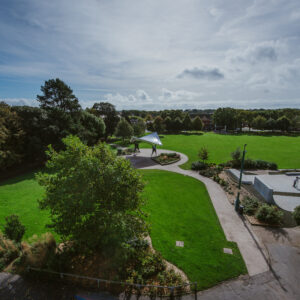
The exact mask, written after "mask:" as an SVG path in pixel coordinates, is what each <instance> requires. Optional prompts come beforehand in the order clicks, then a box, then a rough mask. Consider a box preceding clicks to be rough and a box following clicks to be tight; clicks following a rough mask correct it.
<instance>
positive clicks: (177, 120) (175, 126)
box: [172, 117, 182, 132]
mask: <svg viewBox="0 0 300 300" xmlns="http://www.w3.org/2000/svg"><path fill="white" fill-rule="evenodd" d="M172 128H173V130H174V131H175V132H179V131H180V130H181V129H182V121H181V119H180V118H179V117H177V118H175V120H174V121H173V122H172Z"/></svg>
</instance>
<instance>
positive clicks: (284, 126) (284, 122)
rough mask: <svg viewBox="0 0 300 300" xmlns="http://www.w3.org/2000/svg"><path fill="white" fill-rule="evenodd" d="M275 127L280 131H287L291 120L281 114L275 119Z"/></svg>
mask: <svg viewBox="0 0 300 300" xmlns="http://www.w3.org/2000/svg"><path fill="white" fill-rule="evenodd" d="M276 123H277V128H278V129H280V130H282V131H288V130H289V127H290V125H291V120H290V119H289V118H287V117H286V116H282V117H280V118H278V119H277V122H276Z"/></svg>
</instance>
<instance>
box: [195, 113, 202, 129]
mask: <svg viewBox="0 0 300 300" xmlns="http://www.w3.org/2000/svg"><path fill="white" fill-rule="evenodd" d="M202 128H203V122H202V120H201V119H200V117H199V116H197V117H196V118H195V119H194V120H193V129H194V130H202Z"/></svg>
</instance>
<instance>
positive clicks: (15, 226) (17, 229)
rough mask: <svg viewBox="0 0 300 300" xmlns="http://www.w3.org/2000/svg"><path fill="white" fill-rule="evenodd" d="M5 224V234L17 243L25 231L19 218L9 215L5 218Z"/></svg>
mask: <svg viewBox="0 0 300 300" xmlns="http://www.w3.org/2000/svg"><path fill="white" fill-rule="evenodd" d="M5 220H6V224H5V225H4V234H5V236H6V237H7V238H8V239H10V240H13V241H16V242H17V243H20V242H21V240H22V237H23V235H24V233H25V226H24V225H22V223H21V222H20V220H19V217H18V216H17V215H10V216H8V217H6V218H5Z"/></svg>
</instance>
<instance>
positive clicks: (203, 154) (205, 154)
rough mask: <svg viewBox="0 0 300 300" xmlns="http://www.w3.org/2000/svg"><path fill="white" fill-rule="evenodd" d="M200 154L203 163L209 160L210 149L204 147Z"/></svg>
mask: <svg viewBox="0 0 300 300" xmlns="http://www.w3.org/2000/svg"><path fill="white" fill-rule="evenodd" d="M198 156H199V158H200V159H202V161H203V163H204V162H205V161H206V160H208V150H207V148H206V147H202V148H201V149H200V150H199V152H198Z"/></svg>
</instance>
